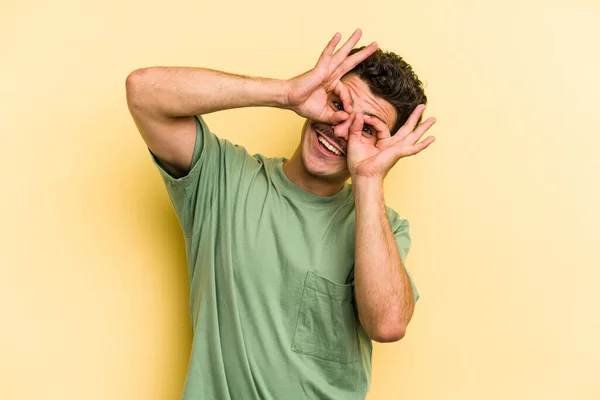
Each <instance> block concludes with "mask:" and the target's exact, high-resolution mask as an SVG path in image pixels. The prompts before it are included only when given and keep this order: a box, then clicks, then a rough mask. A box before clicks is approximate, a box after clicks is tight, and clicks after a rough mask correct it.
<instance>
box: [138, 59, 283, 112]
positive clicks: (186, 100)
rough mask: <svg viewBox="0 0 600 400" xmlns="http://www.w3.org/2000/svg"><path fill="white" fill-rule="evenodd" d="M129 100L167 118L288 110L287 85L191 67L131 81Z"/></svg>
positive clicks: (159, 70) (146, 72)
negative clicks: (248, 109)
mask: <svg viewBox="0 0 600 400" xmlns="http://www.w3.org/2000/svg"><path fill="white" fill-rule="evenodd" d="M126 86H127V99H128V102H129V103H130V106H134V107H135V106H137V107H140V108H144V109H145V110H147V111H151V112H152V113H153V114H158V115H160V116H163V117H170V118H176V117H187V116H194V115H202V114H208V113H211V112H215V111H220V110H226V109H232V108H240V107H251V106H270V107H286V101H287V92H286V90H287V88H288V85H287V83H286V81H283V80H275V79H266V78H255V77H246V76H240V75H233V74H228V73H224V72H220V71H214V70H210V69H204V68H191V67H152V68H142V69H138V70H136V71H134V72H132V73H131V74H130V75H129V76H128V78H127V84H126Z"/></svg>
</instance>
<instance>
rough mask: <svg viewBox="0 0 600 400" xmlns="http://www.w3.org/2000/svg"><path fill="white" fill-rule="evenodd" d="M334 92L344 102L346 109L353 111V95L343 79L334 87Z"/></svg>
mask: <svg viewBox="0 0 600 400" xmlns="http://www.w3.org/2000/svg"><path fill="white" fill-rule="evenodd" d="M333 93H335V94H336V95H337V96H338V97H339V98H340V100H341V101H342V104H343V105H344V110H345V111H347V112H349V113H351V112H352V96H350V91H349V90H348V88H347V87H346V85H344V84H343V83H342V82H341V81H338V82H337V84H336V85H335V87H334V88H333Z"/></svg>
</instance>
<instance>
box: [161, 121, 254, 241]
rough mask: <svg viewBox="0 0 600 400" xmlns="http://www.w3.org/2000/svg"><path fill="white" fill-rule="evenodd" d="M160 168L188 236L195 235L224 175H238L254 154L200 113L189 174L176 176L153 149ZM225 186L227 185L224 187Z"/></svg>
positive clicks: (210, 208) (223, 179) (212, 203)
mask: <svg viewBox="0 0 600 400" xmlns="http://www.w3.org/2000/svg"><path fill="white" fill-rule="evenodd" d="M150 155H151V157H152V160H153V162H154V164H155V165H156V167H157V168H158V170H159V172H160V175H161V177H162V179H163V181H164V183H165V187H166V189H167V192H168V194H169V198H170V199H171V203H172V204H173V208H174V209H175V213H176V214H177V218H178V220H179V223H180V225H181V228H182V230H183V233H184V235H185V237H186V238H190V237H192V236H193V234H194V232H196V231H197V228H199V227H200V226H201V225H202V223H203V221H204V220H205V218H207V216H208V215H209V213H210V212H211V210H212V208H213V207H216V206H217V205H216V204H215V203H216V201H217V199H218V196H219V190H220V189H221V188H220V186H221V185H224V184H228V183H230V182H231V181H233V180H234V179H230V180H226V179H225V178H224V175H226V174H227V175H228V176H235V175H236V173H238V172H239V170H240V169H241V166H242V164H243V163H244V162H248V161H247V160H248V159H250V158H251V156H250V155H249V154H248V153H247V152H246V150H245V148H244V147H241V146H236V145H233V144H232V143H231V142H229V141H227V140H225V139H220V138H218V137H217V136H216V135H215V134H213V133H212V132H211V131H210V130H209V128H208V126H207V125H206V122H205V121H204V119H203V118H202V117H200V116H196V143H195V145H194V153H193V156H192V164H191V168H190V171H189V173H188V174H187V175H185V176H183V177H180V178H176V177H174V176H173V175H171V174H170V173H169V171H168V170H167V169H166V168H164V167H163V166H162V165H161V163H160V161H159V160H158V158H157V157H156V156H155V155H154V154H152V152H150ZM223 189H224V188H223Z"/></svg>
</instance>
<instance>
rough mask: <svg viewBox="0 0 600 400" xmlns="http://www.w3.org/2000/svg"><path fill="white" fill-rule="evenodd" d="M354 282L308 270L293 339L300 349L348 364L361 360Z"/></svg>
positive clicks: (296, 347)
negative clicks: (353, 301) (353, 295)
mask: <svg viewBox="0 0 600 400" xmlns="http://www.w3.org/2000/svg"><path fill="white" fill-rule="evenodd" d="M354 314H355V313H354V306H353V304H352V285H340V284H338V283H335V282H332V281H330V280H328V279H326V278H323V277H321V276H319V275H317V274H315V273H314V272H308V273H307V275H306V280H305V282H304V290H303V293H302V300H301V303H300V310H299V311H298V318H297V320H296V327H295V329H294V337H293V339H292V350H293V351H295V352H297V353H303V354H308V355H311V356H314V357H318V358H322V359H325V360H329V361H335V362H339V363H344V364H350V363H355V362H357V361H358V355H359V352H358V332H357V322H356V317H355V315H354Z"/></svg>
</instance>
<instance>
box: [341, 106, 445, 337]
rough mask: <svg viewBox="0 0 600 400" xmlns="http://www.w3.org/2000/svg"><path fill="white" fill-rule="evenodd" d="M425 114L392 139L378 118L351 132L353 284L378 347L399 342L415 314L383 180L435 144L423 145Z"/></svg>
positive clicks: (364, 118)
mask: <svg viewBox="0 0 600 400" xmlns="http://www.w3.org/2000/svg"><path fill="white" fill-rule="evenodd" d="M424 110H425V106H424V105H420V106H418V107H417V108H416V109H415V110H414V111H413V113H412V114H411V116H410V117H409V118H408V120H407V122H406V123H405V124H404V126H402V127H401V128H400V130H399V131H398V132H397V133H396V134H395V135H394V136H392V135H391V134H390V131H389V128H388V127H387V126H386V125H385V124H384V123H383V122H382V121H380V120H378V119H377V118H374V117H371V116H369V115H362V114H360V113H357V114H355V115H354V120H353V121H352V124H351V125H350V128H349V141H348V159H347V161H348V169H349V171H350V175H351V176H352V183H353V190H354V198H355V204H356V255H355V257H356V260H355V269H354V282H355V292H356V303H357V308H358V314H359V319H360V322H361V325H362V326H363V328H364V329H365V331H366V332H367V334H368V335H369V336H370V337H371V338H372V339H374V340H376V341H379V342H391V341H395V340H399V339H401V338H402V337H403V336H404V334H405V332H406V326H407V325H408V323H409V322H410V319H411V317H412V314H413V311H414V300H413V293H412V285H411V283H410V279H409V277H408V275H407V273H406V270H405V269H404V266H403V265H402V260H401V259H400V254H399V252H398V247H397V245H396V242H395V240H394V235H393V233H392V230H391V227H390V223H389V221H388V219H387V215H386V212H385V204H384V200H383V180H384V178H385V176H386V175H387V173H388V172H389V170H390V169H391V168H392V167H393V166H394V164H396V162H397V161H398V160H400V159H401V158H403V157H409V156H411V155H414V154H417V153H419V152H421V151H422V150H424V149H426V148H427V147H428V146H429V145H430V144H431V143H433V141H434V140H435V138H434V137H433V136H428V137H427V138H425V140H423V141H421V142H419V139H420V138H421V137H422V136H423V135H424V134H425V132H426V131H427V130H428V129H429V128H430V127H431V126H432V125H433V124H434V123H435V118H428V119H427V120H426V121H424V122H423V123H421V124H419V125H418V126H417V123H418V121H419V119H420V117H421V115H422V114H423V111H424ZM364 122H366V123H367V124H369V125H371V126H372V127H374V129H375V131H376V137H377V140H376V141H373V138H372V137H365V136H363V134H362V130H363V123H364Z"/></svg>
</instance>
